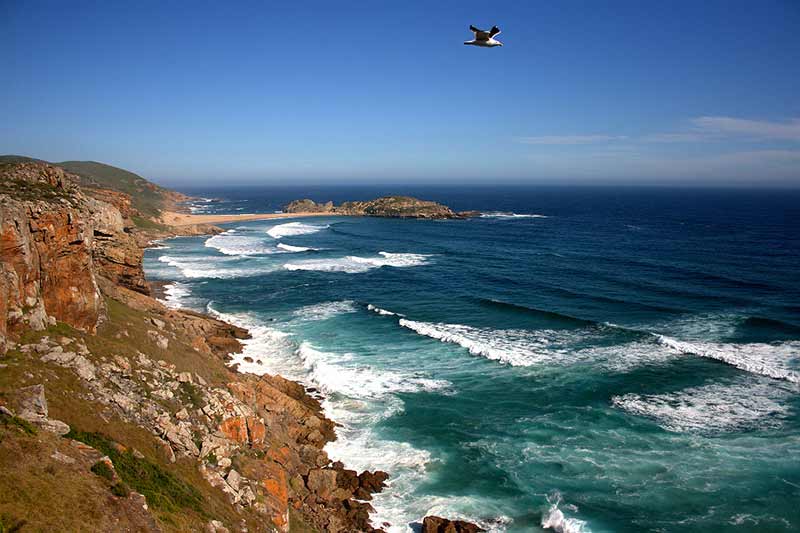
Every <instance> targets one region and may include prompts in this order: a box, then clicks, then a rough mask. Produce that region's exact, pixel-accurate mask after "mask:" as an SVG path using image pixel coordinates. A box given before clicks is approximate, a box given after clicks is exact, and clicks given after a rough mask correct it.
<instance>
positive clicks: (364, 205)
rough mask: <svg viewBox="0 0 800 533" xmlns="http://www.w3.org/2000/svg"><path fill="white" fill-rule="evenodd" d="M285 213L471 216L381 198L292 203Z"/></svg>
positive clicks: (420, 202)
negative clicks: (335, 202) (339, 201)
mask: <svg viewBox="0 0 800 533" xmlns="http://www.w3.org/2000/svg"><path fill="white" fill-rule="evenodd" d="M283 210H284V211H285V212H286V213H335V214H340V215H353V216H370V217H393V218H465V217H467V216H474V215H473V214H471V213H465V214H464V215H462V214H460V213H454V212H453V210H452V209H450V208H449V207H447V206H446V205H442V204H438V203H436V202H431V201H428V200H419V199H417V198H412V197H410V196H383V197H381V198H376V199H375V200H369V201H367V202H344V203H342V204H341V205H338V206H334V205H333V202H326V203H324V204H318V203H316V202H314V201H313V200H308V199H306V200H295V201H293V202H291V203H289V204H288V205H287V206H286V207H284V208H283Z"/></svg>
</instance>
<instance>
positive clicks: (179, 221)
mask: <svg viewBox="0 0 800 533" xmlns="http://www.w3.org/2000/svg"><path fill="white" fill-rule="evenodd" d="M336 216H339V217H341V216H347V215H344V214H341V213H309V212H301V213H245V214H241V215H194V214H188V213H177V212H175V211H164V212H163V213H162V214H161V222H162V223H163V224H165V225H167V226H191V225H194V224H225V223H227V222H249V221H253V220H273V219H282V218H307V217H336Z"/></svg>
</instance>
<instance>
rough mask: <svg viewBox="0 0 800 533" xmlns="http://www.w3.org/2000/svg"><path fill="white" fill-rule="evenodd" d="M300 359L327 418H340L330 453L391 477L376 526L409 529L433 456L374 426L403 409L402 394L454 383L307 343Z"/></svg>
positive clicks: (377, 502) (395, 531) (377, 503)
mask: <svg viewBox="0 0 800 533" xmlns="http://www.w3.org/2000/svg"><path fill="white" fill-rule="evenodd" d="M297 355H298V357H299V358H300V360H301V361H302V362H303V365H304V367H305V368H306V370H307V372H308V376H309V378H310V382H311V383H313V384H314V385H316V386H317V387H318V388H319V389H320V390H321V391H322V392H323V393H324V398H323V401H322V406H323V409H324V411H325V415H326V416H327V417H328V418H330V419H332V420H335V421H336V422H337V424H338V427H337V428H336V436H337V438H336V440H335V441H333V442H330V443H328V444H327V445H326V447H325V451H326V452H327V453H328V455H329V456H330V457H331V458H332V459H335V460H340V461H342V462H344V463H345V464H346V465H347V466H348V468H353V469H355V470H359V471H360V470H382V471H385V472H388V473H389V475H390V478H389V480H388V482H387V485H388V486H387V488H386V489H384V491H383V492H381V493H379V494H375V495H374V496H373V500H372V501H371V504H372V505H373V507H374V508H375V512H374V513H372V514H371V516H370V518H371V520H372V522H373V524H374V525H375V526H376V527H379V526H381V524H383V522H390V523H391V524H392V526H391V527H389V528H388V529H387V531H388V532H391V533H400V532H406V531H408V526H407V524H408V523H409V522H411V521H412V520H414V519H415V518H416V516H417V515H416V514H415V511H414V510H413V506H414V505H418V500H419V499H418V498H416V497H415V496H414V490H415V489H416V487H418V486H419V484H420V483H421V482H422V481H423V480H424V479H425V478H426V477H427V475H428V468H429V466H430V464H431V463H433V462H434V459H433V458H432V456H431V454H430V452H428V451H427V450H421V449H418V448H415V447H414V446H412V445H411V444H409V443H406V442H398V441H391V440H385V439H382V438H381V437H380V436H379V435H378V434H377V432H376V430H375V429H374V428H375V425H376V424H377V423H378V422H380V420H382V419H384V418H387V417H389V416H392V415H394V414H396V413H398V412H401V411H402V409H403V403H402V401H401V400H400V399H399V398H398V397H397V396H396V394H397V393H409V392H419V391H442V390H445V389H448V388H449V387H450V386H451V385H450V383H449V382H447V381H443V380H436V379H431V378H428V377H425V376H424V375H415V374H407V373H401V372H395V371H387V370H379V369H377V368H374V367H371V366H368V365H357V364H355V363H354V360H355V357H354V356H352V355H351V354H337V353H332V352H325V351H322V350H319V349H317V348H315V347H314V346H313V345H311V344H310V343H308V342H303V343H301V344H300V347H299V348H298V349H297Z"/></svg>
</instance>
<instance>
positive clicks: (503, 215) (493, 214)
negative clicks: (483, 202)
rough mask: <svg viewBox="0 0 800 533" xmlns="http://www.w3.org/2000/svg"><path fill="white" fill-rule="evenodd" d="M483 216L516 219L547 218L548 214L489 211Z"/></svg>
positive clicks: (482, 214) (482, 216) (482, 215)
mask: <svg viewBox="0 0 800 533" xmlns="http://www.w3.org/2000/svg"><path fill="white" fill-rule="evenodd" d="M481 218H500V219H515V218H547V215H538V214H534V213H530V214H529V213H511V212H504V211H489V212H486V213H481Z"/></svg>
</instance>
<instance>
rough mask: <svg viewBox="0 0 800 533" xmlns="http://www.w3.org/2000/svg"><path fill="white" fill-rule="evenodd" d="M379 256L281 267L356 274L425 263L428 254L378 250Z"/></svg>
mask: <svg viewBox="0 0 800 533" xmlns="http://www.w3.org/2000/svg"><path fill="white" fill-rule="evenodd" d="M379 255H380V257H358V256H353V255H349V256H346V257H339V258H331V259H308V260H305V261H295V262H291V263H286V264H284V265H283V268H285V269H286V270H314V271H319V272H345V273H348V274H358V273H361V272H366V271H368V270H371V269H373V268H380V267H384V266H388V267H395V268H405V267H413V266H421V265H425V264H427V262H428V258H429V257H430V255H423V254H405V253H390V252H379Z"/></svg>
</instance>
